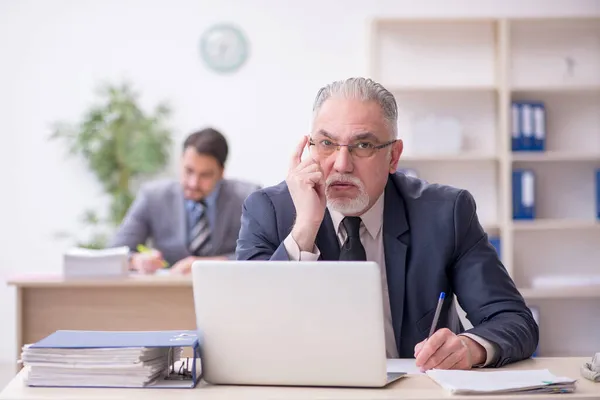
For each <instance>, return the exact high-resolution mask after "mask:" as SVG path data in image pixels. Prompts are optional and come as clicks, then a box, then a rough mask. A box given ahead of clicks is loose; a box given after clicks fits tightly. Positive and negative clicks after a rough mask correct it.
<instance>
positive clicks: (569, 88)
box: [510, 84, 600, 93]
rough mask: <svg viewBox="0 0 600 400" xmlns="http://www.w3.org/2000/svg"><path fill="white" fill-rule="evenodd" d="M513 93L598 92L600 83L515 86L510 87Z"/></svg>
mask: <svg viewBox="0 0 600 400" xmlns="http://www.w3.org/2000/svg"><path fill="white" fill-rule="evenodd" d="M510 91H511V92H513V93H529V92H531V93H539V92H542V93H564V92H600V84H589V85H562V86H561V85H559V86H553V85H547V86H517V87H514V88H511V89H510Z"/></svg>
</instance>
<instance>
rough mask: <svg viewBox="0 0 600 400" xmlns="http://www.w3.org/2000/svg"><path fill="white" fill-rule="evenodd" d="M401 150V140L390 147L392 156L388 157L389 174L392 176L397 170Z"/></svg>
mask: <svg viewBox="0 0 600 400" xmlns="http://www.w3.org/2000/svg"><path fill="white" fill-rule="evenodd" d="M403 149H404V143H403V142H402V140H401V139H398V140H397V141H396V143H394V144H393V145H392V156H391V157H390V174H394V173H396V171H397V170H398V161H399V160H400V155H401V154H402V150H403Z"/></svg>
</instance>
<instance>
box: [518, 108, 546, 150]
mask: <svg viewBox="0 0 600 400" xmlns="http://www.w3.org/2000/svg"><path fill="white" fill-rule="evenodd" d="M511 134H512V140H511V143H512V150H513V151H544V150H545V149H546V107H545V105H544V103H542V102H524V101H513V102H512V104H511Z"/></svg>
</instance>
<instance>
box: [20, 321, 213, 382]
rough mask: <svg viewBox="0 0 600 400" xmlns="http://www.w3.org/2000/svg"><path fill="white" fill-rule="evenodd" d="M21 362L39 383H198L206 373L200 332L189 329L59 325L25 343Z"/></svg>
mask: <svg viewBox="0 0 600 400" xmlns="http://www.w3.org/2000/svg"><path fill="white" fill-rule="evenodd" d="M185 348H189V349H188V350H190V351H189V352H186V353H187V355H189V357H185V358H183V357H182V355H183V354H184V349H185ZM21 361H22V363H23V365H24V366H26V367H29V373H28V374H27V378H26V384H27V385H28V386H39V387H51V386H53V387H129V388H193V387H195V386H196V384H197V383H198V381H199V380H200V377H201V376H200V375H201V374H200V373H199V371H200V344H199V339H198V334H197V333H196V332H194V331H188V330H180V331H133V332H128V331H80V330H60V331H56V332H54V333H53V334H51V335H49V336H47V337H46V338H44V339H42V340H40V341H39V342H37V343H35V344H31V345H26V346H24V347H23V351H22V354H21Z"/></svg>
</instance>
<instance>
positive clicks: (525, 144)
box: [520, 103, 535, 151]
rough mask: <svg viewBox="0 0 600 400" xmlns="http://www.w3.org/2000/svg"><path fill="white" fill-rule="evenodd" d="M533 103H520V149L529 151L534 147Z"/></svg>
mask: <svg viewBox="0 0 600 400" xmlns="http://www.w3.org/2000/svg"><path fill="white" fill-rule="evenodd" d="M533 111H534V110H533V105H532V104H530V103H522V104H521V118H520V121H521V140H522V142H521V150H525V151H531V150H533V149H534V147H535V142H534V135H533V129H534V128H533V127H534V113H533Z"/></svg>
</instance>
